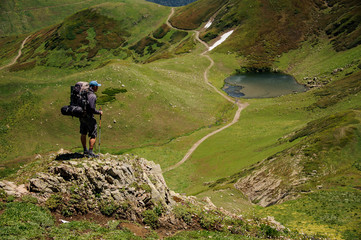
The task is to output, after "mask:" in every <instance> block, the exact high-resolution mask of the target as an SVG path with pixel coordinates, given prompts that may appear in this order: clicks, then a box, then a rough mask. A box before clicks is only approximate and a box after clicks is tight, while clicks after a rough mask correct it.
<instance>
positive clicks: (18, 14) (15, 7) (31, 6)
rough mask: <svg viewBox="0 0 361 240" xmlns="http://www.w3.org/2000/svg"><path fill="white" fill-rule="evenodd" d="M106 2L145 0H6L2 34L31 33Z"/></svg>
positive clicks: (0, 19)
mask: <svg viewBox="0 0 361 240" xmlns="http://www.w3.org/2000/svg"><path fill="white" fill-rule="evenodd" d="M104 2H110V3H111V2H112V3H119V2H123V3H130V2H133V3H134V2H137V3H139V2H144V1H143V0H133V1H129V0H121V1H115V0H110V1H109V0H107V1H104V0H87V1H84V0H65V1H64V0H54V1H50V2H49V1H46V0H38V1H27V0H20V1H14V0H5V1H3V2H2V7H1V9H0V22H1V24H0V26H1V28H0V36H9V35H17V34H23V33H29V32H33V31H36V30H39V29H41V28H44V27H47V26H49V25H53V24H57V23H60V22H62V21H63V19H64V18H65V17H68V16H70V15H72V14H74V13H75V12H78V11H80V10H82V9H85V8H88V7H90V6H94V5H97V4H100V3H104Z"/></svg>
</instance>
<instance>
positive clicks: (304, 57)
mask: <svg viewBox="0 0 361 240" xmlns="http://www.w3.org/2000/svg"><path fill="white" fill-rule="evenodd" d="M14 3H15V1H14V2H13V1H8V2H7V1H6V5H4V6H6V9H7V11H8V12H12V14H14V11H17V10H19V15H18V17H21V18H17V17H15V16H14V15H6V14H10V13H6V14H5V13H4V12H2V13H1V17H2V18H1V19H5V18H4V16H7V17H8V19H9V21H8V20H3V23H4V24H2V25H1V27H3V28H4V29H10V28H9V26H10V25H12V26H13V28H11V30H6V31H8V32H9V34H6V35H7V36H2V37H1V39H0V44H1V46H2V47H1V49H0V64H1V66H5V65H7V64H9V63H10V62H11V61H13V60H14V58H15V57H16V55H17V54H18V51H19V48H20V46H21V44H22V43H23V44H24V48H23V49H21V54H20V58H19V59H18V60H17V61H16V63H15V64H14V65H12V66H10V67H4V68H3V69H1V70H0V93H1V94H0V111H1V112H2V114H1V115H0V145H1V148H0V173H1V175H0V176H1V178H2V179H4V180H11V181H15V182H16V184H21V183H25V182H27V183H28V182H29V180H30V178H29V179H28V178H27V177H28V176H26V174H25V173H24V171H27V170H29V174H31V176H32V175H34V173H35V172H42V173H44V174H45V175H47V176H48V175H49V174H50V175H51V176H53V175H52V174H55V172H54V171H55V170H54V169H53V170H52V171H53V172H48V171H47V169H48V167H49V166H50V165H48V164H50V162H52V161H53V159H52V158H51V157H50V158H48V157H43V156H47V155H48V154H49V152H55V151H58V149H59V148H63V149H69V150H70V151H71V152H77V151H81V149H82V148H81V147H80V141H79V139H78V138H79V136H78V132H79V129H78V127H79V126H78V125H79V122H78V120H77V119H76V118H70V117H66V116H62V115H61V114H60V108H61V107H62V106H64V105H67V104H68V102H69V88H70V86H71V85H73V84H75V83H76V82H78V81H91V80H97V81H98V82H100V83H101V84H102V87H101V88H100V89H99V92H98V102H97V104H98V107H99V106H102V109H103V111H104V112H105V114H104V116H103V118H102V135H101V147H100V149H96V151H97V152H98V151H99V150H101V153H103V154H105V153H110V154H115V155H117V156H111V158H114V159H115V158H117V159H118V158H119V159H120V158H123V157H124V156H123V154H124V153H127V154H130V156H132V154H133V155H136V156H140V157H141V158H146V159H148V160H150V161H154V162H155V163H156V164H160V166H161V168H162V169H172V170H170V171H167V172H165V173H164V179H165V181H166V183H167V186H169V188H170V189H174V190H175V191H176V192H180V193H182V194H181V196H183V195H193V196H196V197H197V198H198V199H203V198H208V199H209V200H210V201H211V202H212V204H214V205H216V206H217V207H222V208H223V210H226V211H228V212H232V213H235V214H236V215H238V216H239V215H242V216H244V218H245V219H246V218H249V219H253V220H252V221H255V222H256V223H255V225H252V226H249V225H247V224H246V225H245V223H244V222H243V221H242V222H241V223H240V222H238V223H233V222H232V224H234V226H237V227H236V228H237V229H232V228H230V229H231V230H230V231H228V230H229V229H228V230H227V231H223V230H224V228H225V227H227V226H228V227H229V225H227V224H228V222H227V221H228V220H224V219H222V220H221V219H219V218H218V217H216V216H215V215H218V216H223V215H219V212H218V211H216V212H213V213H214V215H213V213H212V214H211V215H207V214H204V212H202V211H203V210H202V211H201V210H199V209H198V210H197V211H196V212H197V214H198V213H200V215H197V214H195V213H193V212H192V211H191V210H192V209H193V207H192V206H188V205H187V207H186V209H182V210H180V212H178V214H180V215H178V217H179V216H180V217H181V218H182V221H188V220H190V219H189V218H190V217H189V215H191V214H195V215H194V216H198V217H193V220H197V221H195V226H196V227H199V229H200V228H202V229H206V230H208V231H200V232H197V231H198V230H199V229H198V228H191V229H192V230H196V231H192V232H190V233H180V234H179V235H177V236H175V239H182V238H183V239H187V238H191V237H193V238H199V239H208V238H210V237H214V238H217V239H218V238H219V239H232V238H234V239H243V238H242V236H241V235H240V234H243V233H247V234H248V233H250V234H249V236H250V237H254V238H255V239H257V238H265V237H266V236H267V237H276V238H277V237H279V238H282V236H284V237H288V238H291V239H293V238H299V237H300V236H299V235H297V234H295V233H293V230H297V231H299V232H301V233H305V234H306V235H304V239H307V238H308V236H307V234H310V235H312V237H310V238H313V239H315V238H316V239H320V238H324V237H327V238H330V239H358V238H360V236H361V232H360V230H359V227H358V226H359V225H360V223H361V222H360V210H361V203H360V186H361V182H360V179H361V176H360V173H361V172H360V161H359V160H360V157H359V156H360V151H361V149H360V146H361V145H360V129H361V128H360V117H361V115H360V109H361V106H360V102H361V95H360V93H359V92H360V90H361V84H360V78H361V75H360V73H361V44H360V43H361V42H360V39H359V38H360V36H361V34H360V31H361V19H360V16H361V10H360V9H361V5H360V3H359V1H356V0H327V1H318V0H313V1H311V0H304V1H295V0H282V1H278V0H277V1H276V0H272V1H271V0H269V1H268V0H267V1H266V0H259V1H248V0H242V1H240V0H227V1H220V0H208V1H206V0H198V1H195V2H193V3H190V4H188V5H186V6H183V7H179V8H174V14H172V12H173V10H172V9H171V8H168V7H165V6H161V5H158V4H154V3H151V2H148V1H143V0H136V1H130V0H123V1H106V2H103V1H95V0H94V1H92V0H91V1H73V0H69V1H66V2H63V3H61V4H60V3H59V2H57V1H54V5H51V4H52V3H47V1H37V3H34V2H31V1H26V2H25V1H19V2H17V3H18V4H17V5H16V6H15V5H11V4H14ZM57 4H59V5H57ZM84 4H85V5H86V6H85V5H84ZM50 5H51V6H50ZM14 6H15V7H14ZM76 6H85V7H82V8H79V9H77V7H76ZM12 9H15V10H14V11H13V10H12ZM20 9H23V10H24V11H20ZM56 9H57V10H56ZM59 9H62V10H64V11H62V10H59ZM40 10H41V11H42V12H44V14H43V17H44V19H45V20H46V18H48V17H49V18H52V21H49V22H48V23H45V22H44V21H40V20H39V19H41V18H39V17H40V16H42V15H41V14H39V12H41V11H40ZM45 10H46V11H45ZM53 11H56V12H58V13H59V14H57V15H56V16H53V15H54V12H53ZM36 12H37V13H38V14H35V13H36ZM30 13H31V14H30ZM23 16H27V17H29V18H26V19H28V20H24V19H23V18H22V17H23ZM167 18H169V23H168V22H167ZM29 19H34V20H29ZM32 21H34V22H35V21H39V24H34V22H32ZM5 22H6V23H5ZM22 22H25V24H23V23H22ZM28 23H31V24H29V25H31V27H29V26H27V24H28ZM207 23H208V24H207ZM206 24H207V26H208V28H206V27H205V26H206ZM229 30H234V32H233V33H232V35H231V36H230V37H229V38H228V39H227V40H226V41H225V42H223V43H222V44H221V45H220V46H219V47H217V48H215V49H214V50H212V51H210V52H207V51H205V50H206V47H205V46H211V45H212V44H213V43H214V42H215V41H217V40H218V39H219V38H220V36H221V35H222V34H223V33H224V32H227V31H229ZM198 33H199V37H200V39H198V37H197V36H198ZM16 34H19V35H16ZM27 37H28V38H27ZM26 38H27V40H26V41H25V42H23V41H24V40H25V39H26ZM202 41H204V42H202ZM247 71H254V72H259V71H277V72H283V73H287V74H289V75H292V76H294V77H295V79H296V80H297V81H298V82H299V83H302V84H305V85H306V86H308V88H309V91H307V92H304V93H299V94H289V95H285V96H280V97H277V98H267V99H239V100H238V102H236V103H233V100H235V99H232V100H230V101H229V100H227V99H226V98H225V97H223V96H222V95H220V94H219V93H218V92H217V90H218V91H220V93H222V90H221V89H222V87H223V85H224V79H225V78H227V77H228V76H230V75H232V74H239V73H242V72H247ZM246 103H247V104H246ZM240 104H243V105H244V106H247V105H248V107H247V108H245V109H244V110H242V112H241V111H240V110H239V108H238V107H239V105H240ZM237 108H238V109H237ZM236 113H238V114H240V117H239V120H238V121H235V122H233V123H232V124H231V125H230V126H229V127H227V128H224V127H225V126H228V125H229V124H230V123H231V122H232V120H233V119H235V117H236ZM223 128H224V130H222V131H219V132H218V133H217V134H214V135H211V137H209V138H207V139H206V140H205V141H203V142H202V144H200V145H199V146H198V147H197V148H196V149H195V151H194V152H192V154H191V155H190V157H189V158H187V160H186V161H184V162H182V163H181V164H179V163H180V161H181V160H182V158H184V156H185V155H186V153H187V152H188V151H189V149H190V148H191V147H192V146H193V145H195V144H196V143H197V142H198V141H199V140H200V139H203V138H204V137H205V136H206V135H209V134H212V133H215V132H216V131H218V130H220V129H223ZM97 148H98V145H97ZM104 156H105V155H104ZM107 156H110V155H107ZM102 160H104V159H103V158H102ZM128 160H129V159H128ZM82 161H84V162H87V163H88V164H87V165H92V164H93V162H91V161H92V160H90V159H76V160H74V161H68V160H65V162H64V164H65V165H67V166H70V165H71V167H72V168H73V167H74V169H75V168H81V165H82V164H81V163H79V162H82ZM130 161H133V160H130ZM134 161H135V163H136V164H134V167H136V165H137V164H138V161H140V160H139V158H136V159H135V160H134ZM140 162H141V161H140ZM59 163H60V162H59V161H55V162H53V163H52V164H55V165H56V164H59ZM74 164H75V165H74ZM94 164H95V165H97V164H98V163H94ZM177 164H178V165H177ZM105 165H106V164H105ZM84 166H85V165H84ZM97 166H98V167H99V169H102V167H103V166H104V165H103V164H99V165H97ZM172 166H177V167H175V168H170V167H172ZM33 167H34V168H33ZM42 167H44V168H42ZM45 168H46V169H45ZM78 170H79V169H77V170H76V171H78ZM103 170H104V169H103ZM103 170H101V173H102V174H104V171H105V170H104V171H103ZM59 171H60V170H59ZM79 171H81V170H79ZM102 171H103V172H102ZM57 173H59V172H57ZM62 173H63V172H62ZM77 174H78V172H77ZM29 176H30V175H29ZM64 176H65V175H64ZM53 177H55V175H54V176H53ZM68 177H69V176H68ZM66 178H67V177H66ZM112 178H113V177H112ZM109 179H111V178H109ZM43 180H44V178H43ZM53 180H54V179H53ZM138 180H139V182H142V181H143V180H144V179H143V180H141V179H137V180H136V181H138ZM22 181H23V182H22ZM44 181H45V180H44ZM49 181H50V180H49ZM61 181H63V180H61ZM64 181H65V182H64V183H67V184H70V185H71V184H72V183H71V182H67V181H68V180H66V179H65V180H64ZM50 182H52V180H51V181H50ZM107 184H108V183H107ZM107 184H105V185H106V187H104V189H105V188H108V187H109V185H107ZM65 185H66V184H65ZM65 185H64V186H62V188H64V189H68V190H66V191H65V192H66V194H65V195H69V194H70V196H71V194H72V191H73V190H74V188H73V187H72V186H70V185H69V186H70V187H69V186H68V185H66V186H65ZM83 185H84V184H83ZM85 185H86V186H88V185H89V184H88V182H86V184H85ZM105 185H104V186H105ZM141 185H142V184H141ZM2 186H3V185H2ZM139 186H140V185H139V184H138V187H139ZM138 187H136V186H134V188H136V189H137V190H139V191H141V190H144V191H146V189H148V188H147V187H146V186H144V187H145V188H146V189H141V188H138ZM49 188H50V189H54V188H56V187H54V186H51V187H49ZM129 189H130V187H129V188H128V190H129ZM58 190H59V189H58ZM88 190H89V189H88ZM98 190H99V191H102V190H103V188H102V187H99V188H98ZM148 190H149V189H148ZM106 192H107V191H104V192H101V193H102V194H105V195H107V196H108V195H109V194H106ZM122 194H123V193H122ZM70 196H63V197H62V200H64V201H65V202H66V203H69V202H74V201H75V202H76V200H79V199H78V198H77V199H72V198H71V197H70ZM97 196H99V193H98V194H95V198H94V199H96V198H97ZM41 197H44V196H41ZM45 197H49V196H45ZM94 199H93V200H94ZM191 199H193V197H191ZM12 200H14V198H13V197H11V196H10V197H9V196H6V195H5V196H4V197H3V198H2V200H1V202H2V205H1V206H2V208H6V210H5V211H2V212H0V213H1V217H0V222H1V221H3V222H5V223H6V222H9V221H17V220H14V219H13V218H12V217H11V216H9V215H8V214H9V212H11V211H13V210H14V211H17V210H16V209H18V210H19V209H23V208H28V207H29V206H30V205H27V204H28V203H26V201H28V200H26V197H25V200H23V199H22V198H17V199H16V201H15V203H12ZM87 200H91V199H87ZM18 201H19V203H18ZM96 201H97V200H96ZM206 201H207V202H208V203H209V201H208V200H206ZM5 202H8V203H5ZM24 202H25V203H24ZM119 202H122V201H119ZM97 204H98V203H97ZM38 205H39V204H38ZM38 205H37V206H36V207H35V205H31V206H32V207H34V208H36V209H38V210H39V213H44V210H43V208H38ZM40 205H41V204H40ZM209 205H211V204H209ZM99 206H100V205H99ZM99 206H98V207H95V208H94V209H95V211H90V212H87V213H86V214H83V213H82V212H81V209H80V210H79V211H80V212H79V211H78V210H76V208H75V207H74V206H70V205H66V206H62V207H60V208H58V209H56V210H55V217H56V216H57V217H58V218H63V217H65V216H66V215H67V214H68V213H69V212H71V213H76V214H75V215H76V216H77V217H76V219H89V216H90V218H91V214H93V213H95V214H101V212H99V211H98V210H99ZM105 206H106V207H109V208H110V210H112V204H105ZM117 206H118V205H117ZM122 206H123V205H119V206H118V207H119V208H117V211H118V210H119V211H118V212H117V213H118V214H120V215H121V214H123V213H122V212H121V211H122V208H121V207H122ZM152 206H153V205H152ZM154 206H155V205H154ZM211 206H212V205H211ZM87 207H88V208H90V207H91V204H90V205H89V204H87ZM188 207H189V208H188ZM207 207H208V208H209V206H207ZM108 210H109V209H108ZM143 210H145V211H147V210H151V213H149V216H148V217H149V218H152V217H155V216H154V214H156V215H157V214H160V216H161V217H164V216H163V215H161V214H163V213H160V212H159V211H158V210H159V209H158V208H155V207H154V208H151V209H147V208H146V209H143ZM0 211H1V210H0ZM199 211H201V212H199ZM4 213H6V214H4ZM61 214H62V215H61ZM75 215H74V216H75ZM135 215H137V214H135ZM141 215H142V214H138V215H137V216H136V217H135V218H134V219H129V218H126V217H124V216H123V215H122V217H120V219H123V220H124V219H128V220H132V221H133V220H134V221H138V222H139V223H141V224H143V219H142V216H141ZM3 216H4V218H2V217H3ZM43 216H44V218H43V220H44V221H46V222H43V223H42V225H41V226H40V227H39V228H37V229H38V230H39V229H40V230H39V231H40V232H41V233H39V235H36V236H43V235H41V234H43V232H44V231H45V232H46V231H48V230H44V229H46V227H44V226H48V225H47V224H50V226H51V229H53V231H52V232H50V233H49V232H47V233H46V234H48V235H47V236H50V235H51V236H58V235H56V234H57V233H59V232H61V233H63V232H62V231H64V232H66V231H70V230H69V229H74V231H75V232H76V233H74V234H77V235H76V236H82V237H84V238H86V237H88V235H87V233H89V234H94V235H96V236H98V235H97V234H99V232H98V230H99V231H100V232H101V231H104V232H106V233H107V234H109V235H107V237H108V238H111V235H112V234H115V232H113V230H114V231H116V230H117V228H121V227H122V226H121V225H119V224H118V222H117V223H114V224H113V225H112V224H111V223H107V224H106V225H105V224H104V223H103V225H92V223H89V222H87V223H84V222H82V223H78V222H76V221H75V222H74V223H73V224H70V225H64V227H63V228H65V229H68V230H64V229H63V228H62V227H60V228H57V227H56V226H54V222H53V220H54V219H52V218H51V217H50V216H49V212H46V211H45V213H44V215H43ZM80 216H82V217H80ZM97 216H98V215H97ZM160 216H158V217H160ZM192 216H193V215H192ZM267 216H274V217H275V218H276V220H277V221H279V222H281V223H282V225H284V226H285V227H286V228H289V229H290V230H291V233H290V234H291V235H289V233H287V232H285V231H284V232H281V236H280V235H279V234H278V232H275V231H274V230H273V228H272V229H270V228H268V227H267V226H266V225H263V220H262V221H260V219H264V218H267ZM7 217H9V219H10V220H8V219H7ZM78 217H79V218H78ZM127 217H129V216H127ZM143 217H145V216H143ZM202 217H203V218H202ZM2 219H4V220H2ZM101 219H102V218H101ZM225 219H227V218H225ZM111 220H114V219H111ZM117 220H118V219H117ZM203 220H204V221H203ZM29 221H30V222H32V221H33V220H29ZM104 221H105V220H104ZM224 221H226V222H224ZM257 221H260V222H258V223H257ZM105 222H107V221H105ZM87 224H88V225H87ZM100 224H101V223H100ZM202 224H204V225H203V226H201V225H202ZM237 224H239V225H237ZM85 225H86V226H89V227H87V228H85V230H84V228H82V227H83V226H85ZM104 226H106V227H105V228H103V227H104ZM182 226H183V225H182ZM187 227H194V225H192V226H189V225H188V226H187ZM247 229H250V231H249V230H247ZM118 230H119V229H118ZM143 230H144V229H143ZM167 230H169V233H170V232H171V231H170V229H169V228H167V227H165V230H164V231H165V232H167ZM215 230H217V231H219V232H215ZM253 230H254V231H253ZM128 233H129V232H128ZM128 233H126V232H117V233H116V234H125V235H124V236H126V237H125V238H131V237H134V236H133V235H132V234H130V235H127V234H128ZM233 233H239V234H238V235H237V234H236V235H234V234H233ZM49 234H50V235H49ZM267 234H269V236H268V235H267ZM272 234H275V235H272ZM292 234H295V235H292ZM122 236H123V235H122ZM161 236H162V237H163V235H161ZM148 237H149V238H152V236H148ZM164 237H165V236H164ZM153 238H154V237H153ZM171 239H172V238H171Z"/></svg>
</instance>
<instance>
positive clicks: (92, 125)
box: [79, 81, 103, 157]
mask: <svg viewBox="0 0 361 240" xmlns="http://www.w3.org/2000/svg"><path fill="white" fill-rule="evenodd" d="M100 86H101V84H99V83H97V81H91V82H90V83H89V92H88V104H87V107H86V109H87V112H86V116H85V117H80V118H79V121H80V134H81V137H80V140H81V144H82V145H83V149H84V155H88V156H89V157H99V156H98V155H95V154H94V153H93V148H94V145H95V140H96V137H97V121H96V120H95V118H94V114H100V115H102V114H103V112H102V111H98V110H96V109H95V105H96V101H97V96H96V95H95V92H96V91H98V87H100ZM87 134H88V136H89V137H90V139H89V150H88V149H87V147H86V135H87Z"/></svg>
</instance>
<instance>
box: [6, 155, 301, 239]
mask: <svg viewBox="0 0 361 240" xmlns="http://www.w3.org/2000/svg"><path fill="white" fill-rule="evenodd" d="M82 157H83V156H82V155H81V154H73V153H68V152H64V151H61V152H59V154H57V155H55V154H52V155H51V156H43V157H38V158H37V160H36V161H35V162H34V163H33V164H31V165H27V166H25V168H24V169H22V170H21V173H20V172H19V177H18V178H17V179H15V181H16V183H25V184H21V185H17V184H16V183H14V182H9V181H0V204H1V205H0V206H1V211H2V213H1V215H0V226H1V228H0V229H1V230H0V236H1V238H2V239H11V238H12V237H13V236H17V237H18V238H29V237H30V238H44V237H49V238H63V237H64V236H65V234H66V235H67V237H69V238H79V237H80V238H81V239H83V238H84V239H86V238H99V237H102V238H106V239H109V238H112V239H114V238H117V239H144V238H146V239H158V238H159V235H158V234H160V235H161V237H162V238H163V237H164V238H165V239H184V238H188V237H191V236H198V237H197V238H199V237H201V238H202V236H206V237H207V238H208V236H209V235H214V234H215V233H210V232H208V231H217V232H218V233H217V234H216V236H218V237H222V238H227V239H249V238H252V239H264V238H265V237H272V238H274V237H293V238H294V237H303V238H305V237H307V236H301V235H300V234H298V233H295V232H290V231H288V230H286V229H285V228H284V227H283V226H282V225H280V224H279V223H277V222H276V221H274V219H271V218H267V219H243V218H242V217H240V216H236V215H234V214H231V213H228V212H226V211H224V210H222V209H217V208H216V207H215V206H214V205H213V204H212V202H211V201H210V200H209V199H204V200H203V201H200V200H197V199H196V198H192V197H185V196H182V195H180V194H177V193H175V192H173V191H171V190H170V189H169V188H168V187H167V185H166V183H165V181H164V178H163V176H162V174H161V168H160V166H159V165H156V164H154V163H153V162H149V161H147V160H145V159H140V158H137V157H130V156H129V155H124V156H112V155H109V154H106V155H102V156H101V157H100V159H84V158H82ZM15 200H16V201H15ZM82 216H85V217H86V216H92V217H93V220H92V221H89V222H86V221H80V220H78V219H82ZM65 219H66V220H65ZM127 220H128V221H127ZM129 221H130V222H129ZM59 224H60V225H59ZM127 229H130V230H127ZM185 230H187V231H185ZM206 230H208V231H206ZM170 235H175V236H172V237H167V236H170ZM142 237H143V238H142Z"/></svg>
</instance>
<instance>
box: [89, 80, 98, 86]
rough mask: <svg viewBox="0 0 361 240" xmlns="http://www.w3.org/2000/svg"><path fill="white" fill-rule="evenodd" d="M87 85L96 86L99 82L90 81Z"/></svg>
mask: <svg viewBox="0 0 361 240" xmlns="http://www.w3.org/2000/svg"><path fill="white" fill-rule="evenodd" d="M89 86H97V87H100V86H101V84H99V83H98V82H97V81H91V82H90V83H89Z"/></svg>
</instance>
